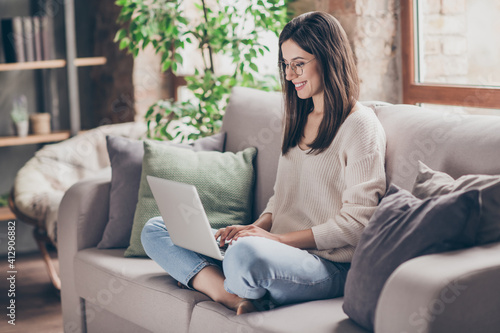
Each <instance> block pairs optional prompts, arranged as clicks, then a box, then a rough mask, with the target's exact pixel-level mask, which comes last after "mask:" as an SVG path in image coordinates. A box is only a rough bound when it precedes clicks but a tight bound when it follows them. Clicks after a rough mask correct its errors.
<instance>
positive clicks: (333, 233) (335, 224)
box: [312, 151, 386, 250]
mask: <svg viewBox="0 0 500 333" xmlns="http://www.w3.org/2000/svg"><path fill="white" fill-rule="evenodd" d="M384 160H385V159H384V154H383V152H380V151H376V152H373V153H372V154H369V155H365V157H363V158H362V159H361V160H358V161H356V162H355V163H353V164H351V165H349V164H348V165H347V166H346V169H345V181H346V189H345V190H344V192H343V193H342V208H341V210H340V214H338V215H336V216H334V217H332V218H330V219H328V221H326V222H325V223H322V224H319V225H316V226H314V227H312V231H313V235H314V240H315V242H316V247H317V249H318V250H329V249H334V248H340V247H343V246H346V245H352V246H356V245H357V244H358V241H359V238H360V236H361V233H362V231H363V229H364V227H365V226H366V225H367V223H368V221H369V220H370V218H371V216H372V214H373V213H374V212H375V209H376V208H377V205H378V203H379V201H380V199H381V198H382V196H383V195H384V193H385V191H386V178H385V169H384Z"/></svg>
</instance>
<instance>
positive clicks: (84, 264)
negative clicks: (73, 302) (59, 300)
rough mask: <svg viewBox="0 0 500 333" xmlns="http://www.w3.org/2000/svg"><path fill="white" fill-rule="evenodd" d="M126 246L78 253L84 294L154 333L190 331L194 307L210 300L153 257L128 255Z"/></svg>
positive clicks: (79, 287)
mask: <svg viewBox="0 0 500 333" xmlns="http://www.w3.org/2000/svg"><path fill="white" fill-rule="evenodd" d="M123 252H124V250H123V249H113V250H98V249H96V248H89V249H85V250H82V251H79V252H78V253H77V255H76V256H75V263H74V265H75V268H74V269H75V287H76V290H77V293H78V295H79V296H80V297H82V298H84V299H85V301H86V302H90V303H93V304H94V305H97V306H98V307H101V308H103V309H105V310H107V311H109V312H111V313H113V314H115V315H117V316H119V317H121V318H124V319H127V320H129V321H131V322H133V323H135V324H137V325H139V326H141V327H144V328H145V329H147V330H150V331H154V332H162V331H170V332H186V331H187V329H188V327H189V320H190V318H191V313H192V310H193V307H194V306H195V304H196V303H198V302H200V301H208V300H210V299H209V298H208V297H207V296H205V295H203V294H201V293H199V292H196V291H192V290H186V289H181V288H179V287H178V286H177V282H176V281H175V280H174V279H173V278H172V277H170V276H169V275H168V274H167V273H165V271H164V270H163V269H162V268H161V267H160V266H158V264H156V263H155V262H154V261H152V260H150V259H141V258H124V257H123Z"/></svg>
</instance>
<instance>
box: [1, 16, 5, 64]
mask: <svg viewBox="0 0 500 333" xmlns="http://www.w3.org/2000/svg"><path fill="white" fill-rule="evenodd" d="M2 36H3V33H2V24H1V23H0V64H2V63H4V62H5V53H4V51H3V47H2V45H3V40H2Z"/></svg>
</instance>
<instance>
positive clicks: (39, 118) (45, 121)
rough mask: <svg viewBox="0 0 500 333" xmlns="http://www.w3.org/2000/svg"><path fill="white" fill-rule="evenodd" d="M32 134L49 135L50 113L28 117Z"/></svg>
mask: <svg viewBox="0 0 500 333" xmlns="http://www.w3.org/2000/svg"><path fill="white" fill-rule="evenodd" d="M30 121H31V129H32V130H33V134H49V133H50V113H35V114H32V115H30Z"/></svg>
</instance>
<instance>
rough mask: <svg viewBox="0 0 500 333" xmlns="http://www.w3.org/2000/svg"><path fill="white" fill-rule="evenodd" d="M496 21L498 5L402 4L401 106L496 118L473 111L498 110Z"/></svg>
mask: <svg viewBox="0 0 500 333" xmlns="http://www.w3.org/2000/svg"><path fill="white" fill-rule="evenodd" d="M498 17H500V3H499V2H498V0H401V40H402V56H403V61H402V67H403V102H404V103H407V104H417V103H426V105H432V104H440V105H443V104H444V105H454V106H459V107H462V108H463V110H465V112H466V113H475V114H478V113H480V114H498V115H500V112H497V111H495V112H490V111H487V112H484V113H481V112H480V111H477V110H481V109H482V108H487V109H499V110H498V111H500V62H499V59H500V34H498V31H500V23H499V21H498V20H497V18H498ZM468 110H471V112H468ZM473 110H475V111H473Z"/></svg>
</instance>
